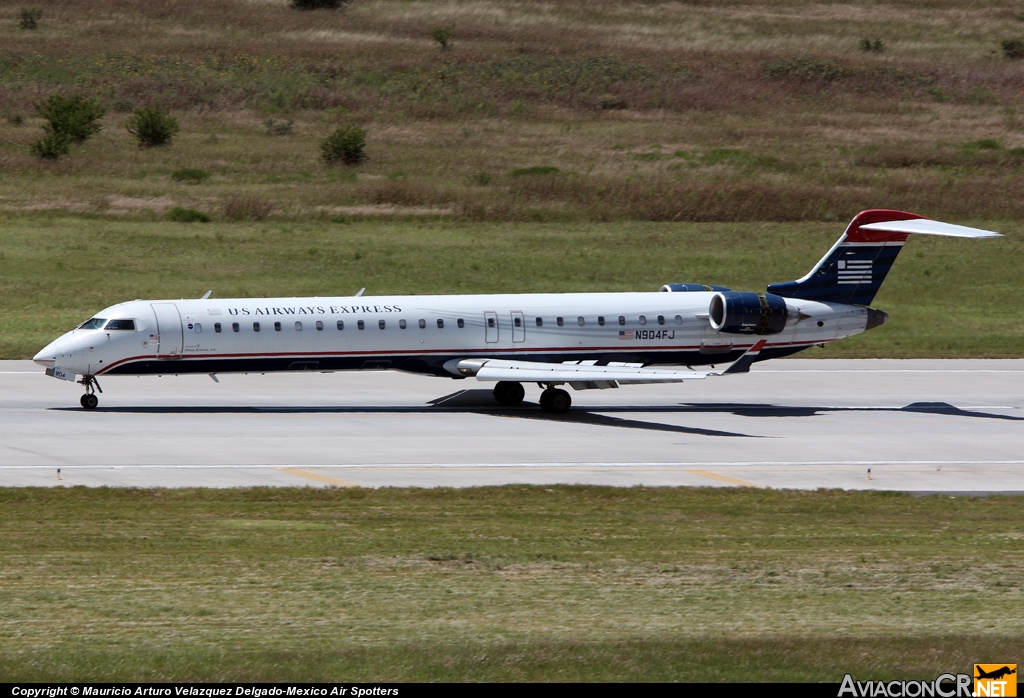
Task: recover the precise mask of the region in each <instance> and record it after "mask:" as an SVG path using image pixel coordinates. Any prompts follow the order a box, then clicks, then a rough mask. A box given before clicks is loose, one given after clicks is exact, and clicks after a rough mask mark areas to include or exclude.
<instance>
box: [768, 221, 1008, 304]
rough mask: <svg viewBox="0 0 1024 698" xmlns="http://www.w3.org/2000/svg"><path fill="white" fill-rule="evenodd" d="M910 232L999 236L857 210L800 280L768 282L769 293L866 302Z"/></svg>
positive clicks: (787, 296)
mask: <svg viewBox="0 0 1024 698" xmlns="http://www.w3.org/2000/svg"><path fill="white" fill-rule="evenodd" d="M914 233H918V234H924V235H943V236H947V237H967V238H987V237H1000V235H999V233H993V232H991V231H988V230H979V229H977V228H967V227H964V226H961V225H951V224H949V223H940V222H939V221H933V220H931V219H928V218H925V217H924V216H919V215H917V214H916V213H908V212H906V211H888V210H885V209H870V210H867V211H861V212H860V213H858V214H857V215H856V216H854V218H853V220H852V221H850V225H849V226H848V227H847V228H846V232H845V233H843V236H842V237H841V238H839V241H838V242H837V243H836V244H835V245H833V246H832V249H831V250H829V251H828V253H827V254H826V255H825V256H824V257H822V258H821V261H819V262H818V264H817V265H815V267H814V269H812V270H811V271H810V273H808V274H807V275H806V276H804V277H803V278H802V279H797V280H796V281H786V282H784V283H778V284H772V285H771V286H769V287H768V292H769V293H774V294H776V295H779V296H782V297H784V298H804V299H807V300H814V301H823V302H831V303H849V304H852V305H868V304H869V303H871V301H872V300H873V299H874V297H875V294H876V293H878V289H879V288H881V286H882V282H883V281H885V277H886V275H887V274H888V273H889V269H891V268H892V265H893V262H895V261H896V256H897V255H898V254H899V253H900V250H901V249H903V243H904V242H905V241H906V239H907V238H908V237H909V236H910V235H911V234H914Z"/></svg>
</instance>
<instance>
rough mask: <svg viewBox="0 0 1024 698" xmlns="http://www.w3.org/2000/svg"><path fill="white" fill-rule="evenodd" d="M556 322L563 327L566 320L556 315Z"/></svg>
mask: <svg viewBox="0 0 1024 698" xmlns="http://www.w3.org/2000/svg"><path fill="white" fill-rule="evenodd" d="M555 324H556V325H558V326H559V327H561V326H562V325H564V324H565V320H564V319H562V318H560V317H556V318H555Z"/></svg>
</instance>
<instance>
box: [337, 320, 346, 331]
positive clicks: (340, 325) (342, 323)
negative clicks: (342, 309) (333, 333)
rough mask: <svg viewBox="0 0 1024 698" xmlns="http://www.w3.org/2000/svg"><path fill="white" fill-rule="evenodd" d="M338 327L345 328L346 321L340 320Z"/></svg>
mask: <svg viewBox="0 0 1024 698" xmlns="http://www.w3.org/2000/svg"><path fill="white" fill-rule="evenodd" d="M338 329H339V330H343V329H345V321H344V320H338Z"/></svg>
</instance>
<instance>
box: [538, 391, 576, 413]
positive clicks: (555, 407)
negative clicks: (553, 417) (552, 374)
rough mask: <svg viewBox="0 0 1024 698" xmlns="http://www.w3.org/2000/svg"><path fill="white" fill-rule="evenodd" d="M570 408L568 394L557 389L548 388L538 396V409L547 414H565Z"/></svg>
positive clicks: (570, 402) (570, 399) (570, 400)
mask: <svg viewBox="0 0 1024 698" xmlns="http://www.w3.org/2000/svg"><path fill="white" fill-rule="evenodd" d="M570 407H572V398H571V397H569V393H567V392H565V391H564V390H559V389H558V388H548V389H547V390H545V391H544V392H543V393H541V395H540V408H541V409H542V410H544V411H545V412H547V413H549V414H565V413H566V412H568V411H569V408H570Z"/></svg>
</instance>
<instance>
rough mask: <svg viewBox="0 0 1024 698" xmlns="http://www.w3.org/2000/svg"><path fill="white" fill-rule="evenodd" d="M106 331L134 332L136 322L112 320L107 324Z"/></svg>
mask: <svg viewBox="0 0 1024 698" xmlns="http://www.w3.org/2000/svg"><path fill="white" fill-rule="evenodd" d="M106 329H108V330H134V329H135V321H134V320H111V321H110V322H108V323H107V327H106Z"/></svg>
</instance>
